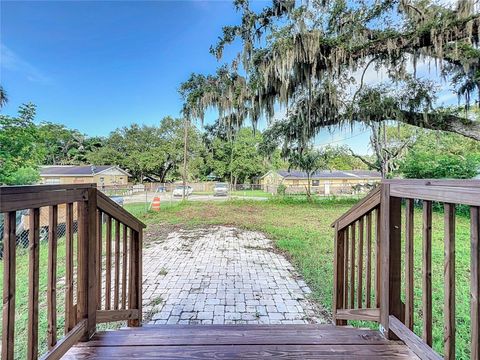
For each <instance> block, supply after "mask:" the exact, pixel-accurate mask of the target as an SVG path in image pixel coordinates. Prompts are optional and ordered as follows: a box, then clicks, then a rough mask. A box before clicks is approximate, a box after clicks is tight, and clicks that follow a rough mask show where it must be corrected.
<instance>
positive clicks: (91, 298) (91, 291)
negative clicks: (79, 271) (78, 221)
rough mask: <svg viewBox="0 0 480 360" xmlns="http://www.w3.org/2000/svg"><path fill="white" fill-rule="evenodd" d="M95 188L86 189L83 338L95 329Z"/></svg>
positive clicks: (88, 336) (96, 194)
mask: <svg viewBox="0 0 480 360" xmlns="http://www.w3.org/2000/svg"><path fill="white" fill-rule="evenodd" d="M99 193H100V192H99V191H97V189H96V188H93V189H88V202H87V204H86V210H87V219H88V221H87V227H86V228H87V229H86V230H87V237H86V238H87V239H88V240H87V259H86V265H87V268H88V271H87V284H86V285H87V286H86V290H87V293H86V296H85V297H86V301H87V302H86V304H85V313H86V316H87V329H86V333H85V337H84V339H85V340H86V339H89V338H90V337H91V336H92V335H93V334H94V333H95V331H96V324H97V321H96V316H97V265H99V264H98V263H97V198H98V194H99Z"/></svg>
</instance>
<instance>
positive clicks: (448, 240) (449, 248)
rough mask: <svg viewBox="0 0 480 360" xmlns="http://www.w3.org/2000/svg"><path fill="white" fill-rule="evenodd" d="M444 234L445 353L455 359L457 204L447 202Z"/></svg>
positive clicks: (446, 356)
mask: <svg viewBox="0 0 480 360" xmlns="http://www.w3.org/2000/svg"><path fill="white" fill-rule="evenodd" d="M444 208H445V236H444V253H445V255H444V286H445V292H444V294H445V295H444V296H445V300H444V316H445V319H444V335H443V343H444V346H445V347H444V355H445V359H455V205H453V204H445V205H444Z"/></svg>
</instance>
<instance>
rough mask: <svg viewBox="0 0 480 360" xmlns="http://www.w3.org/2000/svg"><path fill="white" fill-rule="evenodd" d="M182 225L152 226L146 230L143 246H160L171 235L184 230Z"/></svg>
mask: <svg viewBox="0 0 480 360" xmlns="http://www.w3.org/2000/svg"><path fill="white" fill-rule="evenodd" d="M182 229H183V226H182V225H172V224H151V225H148V227H147V228H146V229H145V232H144V234H143V244H144V246H148V245H149V244H160V243H162V242H164V241H165V240H166V239H167V237H168V235H170V233H172V232H175V231H179V230H182Z"/></svg>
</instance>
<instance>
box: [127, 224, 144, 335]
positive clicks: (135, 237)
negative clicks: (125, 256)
mask: <svg viewBox="0 0 480 360" xmlns="http://www.w3.org/2000/svg"><path fill="white" fill-rule="evenodd" d="M141 249H142V247H141V234H140V233H139V232H137V231H134V230H132V233H131V248H130V255H131V261H130V265H131V266H130V289H129V308H130V309H137V310H138V316H139V319H133V320H129V321H128V326H133V327H135V326H140V325H141V318H140V317H141V316H142V311H141V308H142V286H141V283H142V278H141V276H142V273H141V268H142V262H141V261H142V260H141V258H142V256H141V255H142V254H141V251H142V250H141Z"/></svg>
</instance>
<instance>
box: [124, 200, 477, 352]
mask: <svg viewBox="0 0 480 360" xmlns="http://www.w3.org/2000/svg"><path fill="white" fill-rule="evenodd" d="M356 201H357V200H354V199H323V200H318V201H316V202H315V203H307V202H305V201H304V200H303V199H301V198H286V199H284V200H282V199H281V198H274V199H271V200H268V201H262V202H259V201H245V200H244V201H242V200H238V201H225V202H209V203H206V202H205V203H202V202H181V203H176V204H172V205H170V206H165V207H163V208H162V210H161V211H160V212H157V213H153V212H148V213H145V212H144V211H143V210H142V208H141V206H137V205H128V206H127V209H129V210H130V211H132V212H133V213H134V214H136V215H137V216H140V217H141V219H142V220H143V221H145V222H146V223H147V224H181V225H183V226H186V227H195V226H204V225H211V224H216V225H232V226H237V227H240V228H244V229H248V230H257V231H261V232H264V233H265V234H267V235H268V236H269V237H270V238H271V239H272V240H274V241H275V243H276V246H277V247H278V248H279V249H280V250H282V251H284V252H285V254H286V256H287V257H289V258H290V259H291V261H292V263H293V264H294V265H295V266H296V268H297V269H298V270H299V272H300V273H301V274H302V275H303V276H304V278H305V280H306V281H307V283H308V284H309V285H310V287H311V289H312V291H313V297H314V299H315V300H316V301H317V302H318V303H320V304H321V305H322V306H323V307H324V308H325V309H326V310H327V311H331V306H332V291H333V230H332V228H331V227H330V224H331V223H332V222H333V221H334V220H335V219H336V218H338V217H339V216H340V215H341V214H343V213H344V212H345V211H347V210H348V209H349V208H350V207H351V206H352V205H353V204H354V203H356ZM456 227H457V229H456V231H457V232H456V238H457V242H456V271H457V278H456V299H457V302H456V304H457V310H456V316H457V358H459V359H466V358H469V346H470V345H469V344H470V330H469V329H470V319H469V316H470V315H469V311H470V308H469V300H470V295H469V284H470V274H469V266H470V247H469V236H470V230H469V229H470V224H469V219H468V217H466V216H457V224H456ZM421 229H422V221H421V209H416V211H415V332H416V333H417V334H421V320H422V313H421V295H422V294H421V276H422V273H421V243H422V239H421V234H422V231H421ZM402 246H403V245H402ZM432 256H433V261H432V270H433V271H432V273H433V320H434V324H433V326H434V330H433V337H434V348H435V350H437V351H439V352H442V347H443V345H442V343H443V214H442V213H441V212H435V213H434V214H433V252H432ZM402 261H403V258H402ZM402 276H403V274H402ZM364 283H365V281H364Z"/></svg>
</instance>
